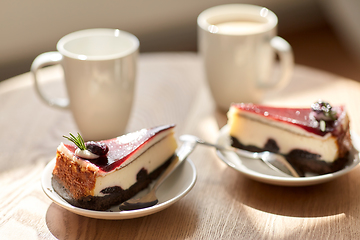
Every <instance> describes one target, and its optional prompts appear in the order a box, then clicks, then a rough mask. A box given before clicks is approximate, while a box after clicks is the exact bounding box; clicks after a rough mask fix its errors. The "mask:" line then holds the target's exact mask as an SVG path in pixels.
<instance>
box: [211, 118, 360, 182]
mask: <svg viewBox="0 0 360 240" xmlns="http://www.w3.org/2000/svg"><path fill="white" fill-rule="evenodd" d="M351 139H352V141H353V145H354V147H355V148H356V149H360V148H359V145H360V138H359V136H358V135H356V134H355V133H354V132H351ZM217 143H218V144H219V145H223V146H229V145H230V136H229V127H228V126H227V125H225V126H224V127H223V128H222V129H221V130H220V134H219V137H218V139H217ZM354 152H356V154H353V155H354V157H353V159H352V160H351V161H349V163H348V164H347V166H346V167H345V168H344V169H342V170H340V171H337V172H334V173H329V174H324V175H316V176H305V177H301V178H294V177H289V176H288V175H286V174H282V173H280V172H277V171H275V170H273V169H271V168H269V167H268V166H267V165H266V164H264V163H263V162H262V161H261V160H256V159H255V160H254V159H249V158H244V157H239V156H238V155H237V154H235V153H233V152H230V151H219V150H218V151H217V155H218V156H219V158H220V159H221V160H222V161H224V162H225V163H226V164H227V165H229V166H230V167H232V168H234V169H236V170H237V171H239V172H241V173H243V174H244V175H246V176H247V177H249V178H251V179H254V180H257V181H260V182H264V183H269V184H273V185H280V186H308V185H314V184H319V183H323V182H327V181H330V180H333V179H335V178H337V177H340V176H342V175H344V174H346V173H348V172H350V171H351V170H353V169H354V168H355V167H356V166H358V164H359V153H358V152H357V150H355V151H354Z"/></svg>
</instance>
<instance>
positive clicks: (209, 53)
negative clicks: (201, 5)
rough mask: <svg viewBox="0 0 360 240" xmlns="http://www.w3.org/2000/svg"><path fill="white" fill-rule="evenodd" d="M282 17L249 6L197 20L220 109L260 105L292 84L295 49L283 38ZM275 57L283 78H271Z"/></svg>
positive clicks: (230, 7)
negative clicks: (280, 34)
mask: <svg viewBox="0 0 360 240" xmlns="http://www.w3.org/2000/svg"><path fill="white" fill-rule="evenodd" d="M277 23H278V19H277V16H276V15H275V14H274V13H273V12H272V11H270V10H268V9H267V8H264V7H260V6H254V5H248V4H227V5H220V6H216V7H212V8H209V9H207V10H205V11H203V12H202V13H200V15H199V16H198V19H197V24H198V48H199V52H200V54H201V56H202V58H203V61H204V68H205V75H206V78H207V80H208V84H209V87H210V90H211V92H212V95H213V97H214V99H215V102H216V104H217V106H218V107H219V108H220V109H221V110H223V111H227V110H228V109H229V107H230V104H231V103H233V102H237V103H240V102H252V103H261V101H263V98H264V96H265V94H266V93H268V92H269V91H275V90H280V89H282V88H283V87H284V86H286V85H287V84H288V82H289V80H290V78H291V74H292V70H293V67H294V59H293V54H292V50H291V46H290V44H289V43H288V42H287V41H285V40H284V39H282V38H281V37H278V36H277V35H276V34H277ZM275 54H278V56H279V60H280V61H279V62H280V66H281V67H280V71H281V72H280V77H278V78H277V79H274V77H272V75H273V74H272V73H273V68H274V62H275Z"/></svg>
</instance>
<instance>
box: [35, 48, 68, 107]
mask: <svg viewBox="0 0 360 240" xmlns="http://www.w3.org/2000/svg"><path fill="white" fill-rule="evenodd" d="M62 59H63V56H62V55H61V54H60V53H59V52H46V53H42V54H40V55H39V56H37V57H36V58H35V59H34V61H33V63H32V64H31V72H32V74H33V76H34V84H35V90H36V93H37V94H38V95H39V96H40V98H41V100H43V101H44V102H45V103H46V104H47V105H49V106H51V107H57V108H62V109H67V108H69V99H66V98H58V99H50V98H48V97H47V96H46V95H45V94H44V93H43V92H42V90H41V88H40V85H39V82H38V78H37V71H38V70H39V69H41V68H43V67H45V66H52V65H55V64H59V63H61V61H62Z"/></svg>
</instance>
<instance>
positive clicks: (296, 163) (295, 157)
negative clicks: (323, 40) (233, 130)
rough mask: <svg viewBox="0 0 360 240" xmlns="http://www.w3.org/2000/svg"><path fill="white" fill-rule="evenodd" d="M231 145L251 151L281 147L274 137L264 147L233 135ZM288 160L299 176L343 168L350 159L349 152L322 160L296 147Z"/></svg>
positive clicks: (272, 150)
mask: <svg viewBox="0 0 360 240" xmlns="http://www.w3.org/2000/svg"><path fill="white" fill-rule="evenodd" d="M231 140H232V144H231V146H233V147H236V148H240V149H244V150H247V151H251V152H262V151H269V152H274V153H279V147H278V145H277V143H276V141H275V140H274V139H269V140H268V141H267V143H266V144H265V146H264V148H258V147H255V146H249V145H247V146H245V145H243V144H242V143H241V142H239V141H238V140H237V139H236V138H234V137H231ZM285 158H286V160H287V161H288V162H289V163H290V164H291V165H292V166H293V168H294V169H295V170H296V171H297V173H298V174H299V176H305V173H314V174H319V175H322V174H327V173H332V172H336V171H339V170H341V169H343V168H344V167H345V166H346V164H347V163H348V161H349V152H347V154H346V155H345V156H344V157H342V158H338V159H336V160H335V161H334V162H332V163H328V162H325V161H323V160H321V158H320V155H317V154H313V153H309V152H307V151H304V150H300V149H294V150H292V151H291V152H290V153H289V154H287V155H285Z"/></svg>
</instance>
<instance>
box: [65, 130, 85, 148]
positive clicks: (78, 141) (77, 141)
mask: <svg viewBox="0 0 360 240" xmlns="http://www.w3.org/2000/svg"><path fill="white" fill-rule="evenodd" d="M69 134H70V137H68V136H63V137H64V138H66V139H68V140H69V141H71V142H73V143H75V145H76V146H77V147H78V148H80V150H86V146H85V143H84V139H83V138H82V137H81V135H80V133H78V135H77V137H75V136H74V135H73V134H72V133H69Z"/></svg>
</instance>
